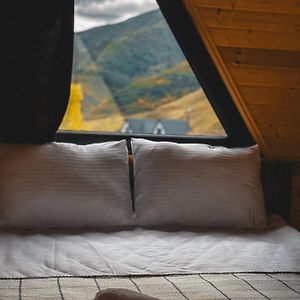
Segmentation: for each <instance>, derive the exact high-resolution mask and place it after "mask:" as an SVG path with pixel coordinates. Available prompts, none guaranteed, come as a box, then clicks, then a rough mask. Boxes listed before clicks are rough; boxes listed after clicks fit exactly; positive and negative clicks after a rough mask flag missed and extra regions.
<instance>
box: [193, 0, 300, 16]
mask: <svg viewBox="0 0 300 300" xmlns="http://www.w3.org/2000/svg"><path fill="white" fill-rule="evenodd" d="M194 3H195V5H196V7H199V8H218V9H234V10H237V11H239V10H241V11H252V12H269V13H281V14H291V15H299V14H300V3H299V1H298V0H284V1H282V0H272V1H270V0H255V1H252V0H194Z"/></svg>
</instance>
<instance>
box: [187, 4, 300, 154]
mask: <svg viewBox="0 0 300 300" xmlns="http://www.w3.org/2000/svg"><path fill="white" fill-rule="evenodd" d="M185 4H186V7H187V9H188V11H189V12H190V15H191V17H192V19H193V20H194V23H195V26H196V28H197V30H198V32H199V34H200V36H201V38H202V40H203V42H204V44H205V45H206V48H207V50H208V51H209V53H210V55H211V58H212V59H213V61H214V63H215V65H216V68H217V69H218V71H219V73H220V75H221V77H222V79H223V81H224V83H225V85H226V87H227V89H228V91H229V93H230V94H231V97H232V99H233V101H234V102H235V104H236V106H237V108H238V109H239V111H240V113H241V115H242V117H243V118H244V120H245V123H246V125H247V126H248V128H249V130H250V132H251V134H252V136H253V137H254V139H255V140H256V142H257V143H258V144H260V145H261V147H262V150H263V152H264V154H265V156H266V157H267V158H269V159H282V160H300V0H285V1H281V0H252V1H249V0H185Z"/></svg>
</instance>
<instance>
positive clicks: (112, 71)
mask: <svg viewBox="0 0 300 300" xmlns="http://www.w3.org/2000/svg"><path fill="white" fill-rule="evenodd" d="M73 81H75V82H79V83H81V85H82V86H83V90H84V101H83V111H84V115H85V118H86V119H93V118H96V117H99V116H107V115H109V114H111V113H118V112H119V113H121V114H125V115H129V114H132V113H136V112H141V111H145V110H148V109H150V108H151V105H140V103H141V102H143V101H144V102H145V103H148V104H149V103H150V104H151V103H152V102H153V103H156V102H161V101H162V100H166V99H169V100H170V99H176V98H180V97H182V96H183V95H185V94H187V93H189V92H192V91H195V90H196V89H197V88H199V84H198V83H197V80H196V79H195V77H194V75H193V74H192V72H191V70H190V67H189V66H188V64H187V63H185V58H184V56H183V54H182V52H181V50H180V49H179V47H178V44H177V42H176V40H175V39H174V37H173V35H172V34H171V32H170V29H169V27H168V25H167V24H166V22H165V20H164V18H163V16H162V14H161V12H160V11H152V12H149V13H146V14H143V15H140V16H138V17H135V18H132V19H130V20H127V21H125V22H122V23H119V24H114V25H107V26H102V27H98V28H94V29H91V30H88V31H85V32H81V33H77V34H75V40H74V64H73Z"/></svg>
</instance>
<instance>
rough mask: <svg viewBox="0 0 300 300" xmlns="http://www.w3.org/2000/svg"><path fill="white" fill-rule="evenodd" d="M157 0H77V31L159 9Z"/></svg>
mask: <svg viewBox="0 0 300 300" xmlns="http://www.w3.org/2000/svg"><path fill="white" fill-rule="evenodd" d="M157 8H158V5H157V3H156V1H155V0H75V28H74V30H75V32H78V31H84V30H87V29H90V28H93V27H96V26H102V25H106V24H114V23H118V22H121V21H124V20H126V19H129V18H131V17H134V16H137V15H140V14H142V13H145V12H147V11H150V10H154V9H157Z"/></svg>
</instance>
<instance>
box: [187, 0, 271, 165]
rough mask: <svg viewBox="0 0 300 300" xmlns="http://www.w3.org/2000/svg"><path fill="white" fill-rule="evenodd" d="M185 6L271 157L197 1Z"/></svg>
mask: <svg viewBox="0 0 300 300" xmlns="http://www.w3.org/2000/svg"><path fill="white" fill-rule="evenodd" d="M184 3H185V6H186V7H187V9H188V11H189V13H190V15H191V16H192V18H193V19H194V23H195V26H196V28H197V30H198V32H199V34H200V36H201V37H202V40H203V42H204V44H205V46H206V48H207V50H208V52H209V53H210V56H211V58H212V60H213V62H214V63H215V65H216V68H217V69H218V71H219V74H220V76H221V77H222V79H223V81H224V83H225V85H226V87H227V89H228V92H229V93H230V95H231V97H232V99H233V101H234V102H235V105H236V106H237V109H238V110H239V112H240V113H241V116H242V117H243V119H244V121H245V123H246V125H247V127H248V128H249V131H250V133H251V134H252V136H253V138H254V139H255V140H256V142H257V143H259V144H260V146H261V148H262V151H263V153H264V155H265V156H266V158H268V159H271V158H272V153H271V151H270V149H269V146H268V144H267V143H266V142H265V141H264V139H263V137H262V135H261V133H260V131H259V129H258V127H257V125H256V123H255V121H254V119H253V116H252V115H251V113H250V111H249V109H248V107H247V104H246V103H245V102H244V101H243V98H242V96H241V94H240V92H239V90H238V89H237V87H236V85H235V83H234V80H233V78H232V77H231V75H230V73H229V71H228V69H227V66H226V65H225V63H224V62H223V59H222V57H221V55H220V53H219V51H218V48H217V47H216V45H215V43H214V40H213V39H212V37H211V35H210V33H209V31H208V30H207V28H206V25H205V23H204V21H203V19H202V16H201V14H200V13H199V10H198V9H197V7H196V6H195V3H196V2H195V1H193V0H185V2H184Z"/></svg>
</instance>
